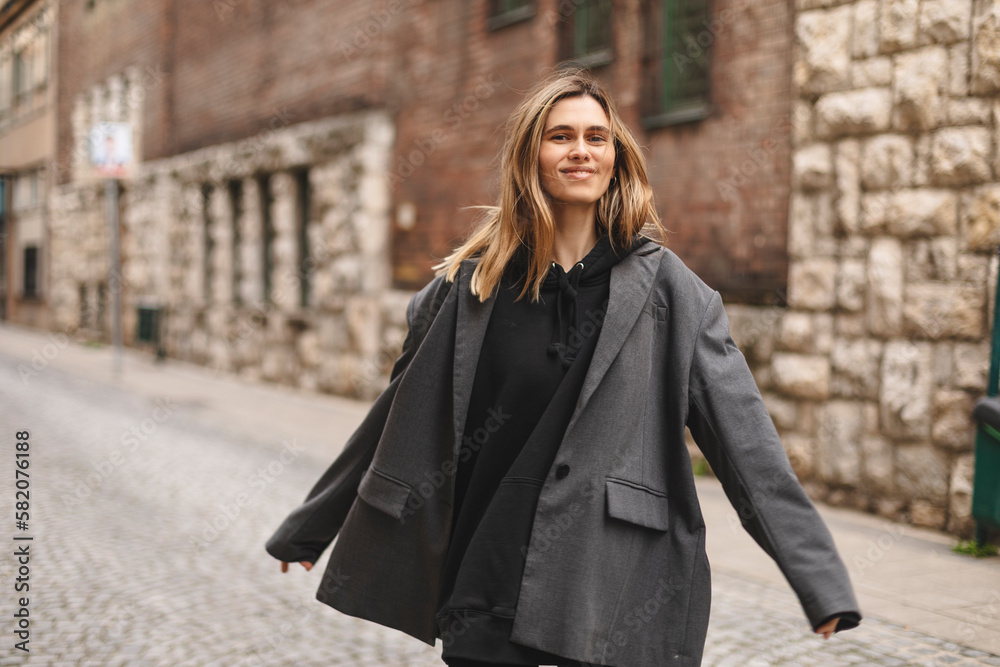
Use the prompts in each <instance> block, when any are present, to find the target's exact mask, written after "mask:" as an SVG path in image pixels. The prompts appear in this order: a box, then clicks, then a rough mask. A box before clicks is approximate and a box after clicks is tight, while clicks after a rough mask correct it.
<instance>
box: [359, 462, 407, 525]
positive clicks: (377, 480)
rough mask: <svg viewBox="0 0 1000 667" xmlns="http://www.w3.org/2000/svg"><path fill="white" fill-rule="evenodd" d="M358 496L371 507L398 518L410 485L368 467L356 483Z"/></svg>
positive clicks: (404, 504)
mask: <svg viewBox="0 0 1000 667" xmlns="http://www.w3.org/2000/svg"><path fill="white" fill-rule="evenodd" d="M358 496H359V497H360V498H361V499H362V500H364V501H365V502H366V503H368V504H369V505H371V506H372V507H374V508H376V509H380V510H382V511H383V512H385V513H386V514H388V515H389V516H391V517H393V518H395V519H399V518H402V516H403V509H404V508H405V507H406V500H407V499H408V498H409V497H410V486H409V485H408V484H404V483H403V482H400V481H399V480H396V479H393V478H392V477H389V476H388V475H386V474H385V473H381V472H379V471H378V470H375V469H374V468H369V469H368V472H366V473H365V476H364V477H362V478H361V483H360V484H359V485H358Z"/></svg>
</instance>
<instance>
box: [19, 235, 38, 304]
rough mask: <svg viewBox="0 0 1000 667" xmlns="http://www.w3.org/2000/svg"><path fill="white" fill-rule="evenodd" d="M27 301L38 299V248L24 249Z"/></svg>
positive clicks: (26, 247)
mask: <svg viewBox="0 0 1000 667" xmlns="http://www.w3.org/2000/svg"><path fill="white" fill-rule="evenodd" d="M23 296H24V298H25V299H37V298H38V247H37V246H31V245H29V246H25V248H24V293H23Z"/></svg>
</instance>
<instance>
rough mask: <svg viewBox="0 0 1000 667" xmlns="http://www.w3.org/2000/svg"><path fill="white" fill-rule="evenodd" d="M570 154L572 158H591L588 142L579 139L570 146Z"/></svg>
mask: <svg viewBox="0 0 1000 667" xmlns="http://www.w3.org/2000/svg"><path fill="white" fill-rule="evenodd" d="M569 154H570V157H590V147H589V146H587V143H586V141H584V140H583V139H582V138H581V139H577V140H576V141H574V142H573V145H572V146H570V152H569Z"/></svg>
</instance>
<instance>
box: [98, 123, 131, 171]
mask: <svg viewBox="0 0 1000 667" xmlns="http://www.w3.org/2000/svg"><path fill="white" fill-rule="evenodd" d="M90 162H91V164H93V165H94V166H95V167H97V171H98V173H100V174H101V175H102V176H105V177H107V178H128V176H129V174H130V172H131V169H132V126H131V125H129V124H128V123H98V124H97V125H95V126H94V127H93V128H91V130H90Z"/></svg>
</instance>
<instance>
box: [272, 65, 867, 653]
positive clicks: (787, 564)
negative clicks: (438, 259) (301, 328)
mask: <svg viewBox="0 0 1000 667" xmlns="http://www.w3.org/2000/svg"><path fill="white" fill-rule="evenodd" d="M501 173H502V186H503V189H502V194H501V197H500V202H499V204H498V205H497V206H495V207H484V208H485V209H486V211H487V214H486V218H485V220H484V223H483V224H482V225H481V227H480V228H479V230H478V231H477V232H476V233H475V234H474V235H473V236H472V237H471V238H470V239H469V240H468V241H467V242H466V243H465V244H464V245H462V246H461V247H459V248H458V249H457V250H455V252H453V253H452V254H451V255H450V256H448V257H447V258H446V259H445V260H444V261H443V262H442V263H441V264H439V265H438V266H437V267H435V268H436V269H437V270H438V275H437V276H436V277H435V278H434V279H433V280H432V281H431V282H430V283H429V284H428V285H427V286H426V287H424V288H423V289H422V290H420V292H418V293H417V294H416V295H415V296H414V297H413V299H412V300H411V302H410V304H409V307H408V308H407V323H408V325H409V331H408V334H407V338H406V341H405V342H404V344H403V352H402V354H401V356H400V357H399V359H398V360H397V362H396V364H395V366H394V367H393V370H392V375H391V381H390V384H389V387H388V388H387V389H386V390H385V391H384V392H383V393H382V394H381V395H380V396H379V398H378V399H377V400H376V401H375V404H374V405H373V406H372V409H371V411H370V412H369V414H368V416H367V417H366V419H365V421H364V422H363V423H362V425H361V426H360V427H359V428H358V430H357V431H356V432H355V433H354V435H352V437H351V439H350V440H349V441H348V443H347V445H346V447H345V449H344V452H343V453H342V454H341V455H340V456H339V457H338V458H337V460H336V461H334V462H333V464H332V465H331V466H330V468H329V469H328V470H327V471H326V473H325V474H324V475H323V476H322V477H321V479H320V480H319V481H318V482H317V483H316V485H315V486H314V487H313V489H312V490H311V491H310V493H309V495H308V496H307V498H306V502H305V503H303V504H302V505H301V506H300V507H299V508H297V509H296V510H295V511H293V512H292V513H291V515H289V517H288V518H287V519H286V520H285V522H284V523H283V524H282V525H281V527H279V529H278V530H277V531H276V532H275V534H274V535H273V536H272V537H271V539H270V540H269V541H268V544H267V550H268V552H269V553H270V554H271V555H273V556H274V557H276V558H278V559H279V560H281V561H282V563H281V569H282V572H285V571H287V568H288V563H289V562H302V564H303V566H304V567H305V568H306V569H310V568H311V567H312V563H315V562H316V559H317V558H318V557H319V554H320V553H321V552H322V551H323V550H324V549H325V548H326V546H328V545H329V544H330V542H332V541H333V538H334V537H335V536H336V535H338V534H339V535H340V539H338V540H337V544H336V545H335V546H334V549H333V551H332V553H331V556H330V562H329V564H328V566H327V570H326V573H325V574H324V578H323V582H322V584H321V586H320V590H319V591H318V593H317V598H318V599H320V600H321V601H323V602H325V603H327V604H329V605H331V606H333V607H334V608H336V609H339V610H341V611H343V612H345V613H348V614H351V615H354V616H359V617H362V618H367V619H370V620H373V621H376V622H378V623H382V624H384V625H387V626H389V627H394V628H397V629H400V630H402V631H404V632H407V633H409V634H411V635H413V636H414V637H417V638H420V639H422V640H423V641H426V642H427V643H429V644H431V645H434V643H435V639H436V638H441V639H442V643H443V647H444V648H443V652H442V658H443V659H444V660H445V662H447V663H448V664H449V665H452V667H473V666H479V665H497V664H500V665H540V664H554V665H586V664H593V665H628V666H629V667H636V666H638V665H651V666H652V665H657V666H658V665H698V664H700V662H701V656H702V651H703V647H704V641H705V633H706V630H707V624H708V608H709V600H710V578H709V569H708V562H707V558H706V557H705V551H704V528H705V527H704V522H703V520H702V518H701V513H700V510H699V509H698V503H697V497H696V494H695V489H694V480H693V476H692V471H691V463H690V460H689V458H688V453H687V449H686V446H685V439H684V427H685V425H686V426H688V427H689V428H690V430H691V433H692V435H693V436H694V437H695V440H696V441H697V443H698V445H699V446H700V447H701V448H702V450H703V451H704V453H705V455H706V457H707V459H708V460H709V463H710V464H711V465H712V468H713V470H714V471H715V472H716V474H717V475H718V476H719V478H720V480H721V481H722V483H723V485H724V487H725V490H726V493H727V495H728V496H729V498H730V499H731V501H732V502H733V504H734V506H735V507H736V508H737V510H738V511H739V514H740V517H741V519H742V521H743V523H744V526H745V527H746V529H747V530H748V532H749V533H750V534H751V535H752V536H753V537H754V539H755V540H756V541H757V542H758V543H759V544H760V545H761V546H762V547H763V548H764V549H765V550H766V551H767V552H768V554H769V555H771V556H772V557H773V558H774V559H775V560H776V561H777V562H778V565H779V566H780V567H781V569H782V571H783V572H784V573H785V575H786V577H787V578H788V581H789V583H790V584H791V585H792V587H793V589H794V590H795V592H796V593H797V594H798V596H799V599H800V601H801V603H802V605H803V609H804V611H805V613H806V616H807V618H808V620H809V621H810V624H811V625H812V628H813V630H814V631H815V632H817V633H819V634H822V635H823V636H824V638H828V637H829V636H830V635H831V634H832V633H833V632H835V631H838V630H843V629H847V628H851V627H854V626H856V625H857V624H858V622H859V621H860V614H859V612H858V609H857V603H856V601H855V599H854V595H853V592H852V590H851V585H850V581H849V579H848V576H847V572H846V569H845V568H844V565H843V563H842V561H841V559H840V558H839V556H838V555H837V552H836V549H835V547H834V545H833V542H832V540H831V538H830V535H829V532H828V531H827V529H826V527H825V526H824V525H823V522H822V520H821V519H820V517H819V515H818V514H817V513H816V511H815V508H814V507H813V505H812V503H811V502H810V501H809V499H808V498H807V497H806V495H805V493H804V492H803V491H802V488H801V487H800V486H799V484H798V481H797V479H796V478H795V475H794V473H793V472H792V470H791V467H790V465H789V463H788V459H787V457H786V456H785V453H784V450H783V449H782V446H781V443H780V441H779V440H778V437H777V433H776V432H775V430H774V426H773V424H772V423H771V420H770V417H769V416H768V414H767V411H766V410H765V408H764V405H763V401H762V400H761V397H760V393H759V391H758V390H757V387H756V385H755V383H754V381H753V377H752V375H751V374H750V372H749V369H748V368H747V365H746V362H745V360H744V358H743V356H742V355H741V354H740V353H739V351H738V349H737V348H736V346H735V344H733V342H732V339H731V338H730V336H729V329H728V322H727V320H726V317H725V311H724V310H723V309H722V303H721V300H720V299H719V295H718V293H717V292H715V291H714V290H712V289H711V288H709V287H708V286H707V285H705V284H704V283H703V282H702V281H701V280H699V279H698V278H697V276H695V275H694V274H693V273H692V272H691V271H690V270H689V269H687V268H686V267H685V266H684V265H683V263H682V262H681V261H680V260H679V259H678V258H677V257H676V255H674V254H673V253H672V252H670V251H669V250H667V249H666V248H664V247H662V246H661V245H659V244H658V243H655V242H653V241H652V239H651V238H650V237H648V236H646V235H644V234H643V233H642V229H643V227H644V224H645V223H646V222H647V221H648V222H649V223H650V224H651V225H652V226H653V227H654V228H655V229H656V230H657V232H658V234H659V236H660V238H662V236H663V228H662V227H661V225H660V222H659V220H658V218H657V215H656V212H655V209H654V206H653V198H652V191H651V189H650V187H649V184H648V182H647V178H646V168H645V163H644V159H643V157H642V154H641V151H640V149H639V146H638V144H637V143H636V141H635V140H634V138H633V137H632V135H631V133H630V132H629V130H628V128H627V127H626V126H625V124H624V123H623V122H622V121H621V118H620V117H619V115H618V113H617V111H616V109H615V106H614V104H613V102H612V100H611V99H610V98H609V96H608V95H607V93H606V92H605V90H604V89H603V88H602V86H601V85H600V84H599V83H597V82H596V81H595V80H593V79H592V78H590V77H589V76H587V75H585V74H583V73H582V72H579V71H569V72H557V73H555V74H553V75H551V76H550V77H548V78H547V79H545V80H543V81H542V82H540V83H539V84H538V85H537V86H536V87H535V88H534V90H533V91H531V92H530V93H529V95H528V96H527V97H526V99H525V101H524V102H523V103H522V104H521V106H520V107H519V108H518V109H517V110H515V112H514V113H513V114H512V115H511V117H510V120H509V123H508V133H507V141H506V144H505V146H504V149H503V156H502V163H501Z"/></svg>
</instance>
